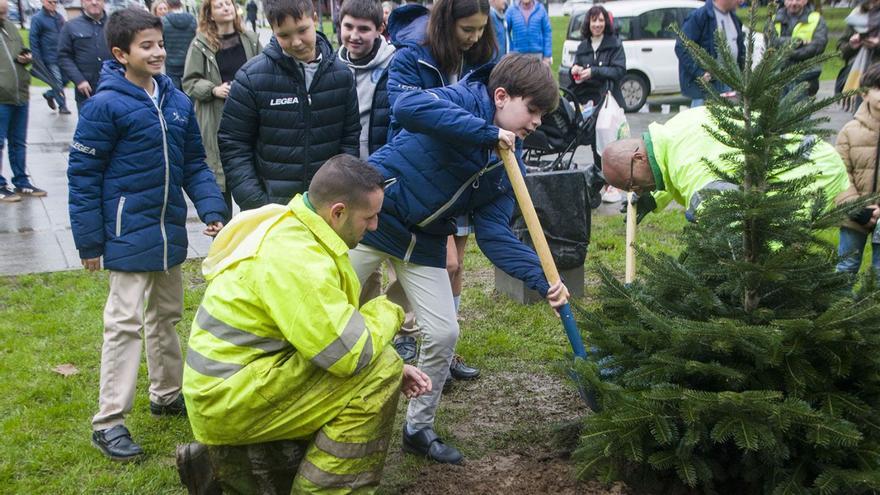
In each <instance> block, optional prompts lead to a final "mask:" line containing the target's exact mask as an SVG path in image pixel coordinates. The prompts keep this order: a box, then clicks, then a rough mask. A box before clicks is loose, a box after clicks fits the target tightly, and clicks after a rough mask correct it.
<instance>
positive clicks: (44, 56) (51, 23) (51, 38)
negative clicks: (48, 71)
mask: <svg viewBox="0 0 880 495" xmlns="http://www.w3.org/2000/svg"><path fill="white" fill-rule="evenodd" d="M62 27H64V18H63V17H61V14H59V13H58V12H56V13H55V15H52V14H49V13H48V12H47V11H46V9H40V11H39V12H37V13H36V14H34V16H33V17H31V30H30V32H29V33H28V37H29V40H30V43H31V53H33V55H34V58H35V59H36V60H39V61H40V62H43V63H44V64H52V65H55V64H57V63H58V36H59V34H61V28H62Z"/></svg>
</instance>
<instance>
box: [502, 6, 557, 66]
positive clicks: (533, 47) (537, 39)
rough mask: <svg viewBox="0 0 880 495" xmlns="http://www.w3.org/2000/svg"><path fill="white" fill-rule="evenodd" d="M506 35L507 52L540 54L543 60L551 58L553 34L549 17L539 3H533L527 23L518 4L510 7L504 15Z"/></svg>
mask: <svg viewBox="0 0 880 495" xmlns="http://www.w3.org/2000/svg"><path fill="white" fill-rule="evenodd" d="M505 17H507V33H508V34H509V35H510V47H509V48H508V51H509V52H512V53H513V52H515V53H540V54H541V56H542V57H544V58H550V57H551V56H553V47H552V45H553V33H552V30H551V28H550V16H548V15H547V10H546V9H545V8H544V6H543V5H542V4H541V2H537V1H536V2H535V7H534V10H532V13H531V14H530V15H529V20H528V22H527V21H526V18H525V16H523V13H522V10H520V8H519V5H518V4H514V5H511V6H510V8H508V9H507V12H506V13H505Z"/></svg>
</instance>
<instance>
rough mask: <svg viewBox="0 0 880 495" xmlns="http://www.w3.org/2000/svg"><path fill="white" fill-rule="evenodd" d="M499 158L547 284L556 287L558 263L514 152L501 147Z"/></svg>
mask: <svg viewBox="0 0 880 495" xmlns="http://www.w3.org/2000/svg"><path fill="white" fill-rule="evenodd" d="M498 156H500V157H501V160H502V161H503V162H504V170H505V171H506V172H507V177H509V178H510V183H511V184H512V185H513V194H514V195H515V196H516V202H517V203H519V209H520V211H521V212H522V216H523V218H524V219H525V221H526V227H528V229H529V235H530V236H531V238H532V245H534V246H535V252H537V253H538V258H539V259H540V260H541V267H542V268H543V269H544V276H545V277H547V282H549V283H550V285H554V284H556V283H557V282H559V271H558V270H556V263H554V262H553V256H552V255H551V254H550V246H549V245H548V244H547V238H546V237H544V229H543V228H541V222H540V220H538V214H537V213H535V205H534V203H532V197H531V196H530V195H529V190H528V189H527V188H526V181H525V180H524V179H523V176H522V172H520V169H519V164H518V163H517V161H516V157H514V155H513V151H512V150H509V149H506V148H501V147H499V148H498Z"/></svg>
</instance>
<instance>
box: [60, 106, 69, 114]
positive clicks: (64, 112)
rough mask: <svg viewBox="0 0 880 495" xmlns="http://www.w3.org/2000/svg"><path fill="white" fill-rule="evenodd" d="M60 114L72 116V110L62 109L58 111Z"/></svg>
mask: <svg viewBox="0 0 880 495" xmlns="http://www.w3.org/2000/svg"><path fill="white" fill-rule="evenodd" d="M58 113H60V114H61V115H70V110H68V109H67V107H61V109H60V110H58Z"/></svg>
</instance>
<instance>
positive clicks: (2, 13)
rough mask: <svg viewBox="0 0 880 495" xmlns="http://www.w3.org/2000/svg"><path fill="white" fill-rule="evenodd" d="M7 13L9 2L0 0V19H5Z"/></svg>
mask: <svg viewBox="0 0 880 495" xmlns="http://www.w3.org/2000/svg"><path fill="white" fill-rule="evenodd" d="M8 15H9V2H8V1H7V0H0V21H5V20H6V17H7V16H8Z"/></svg>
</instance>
